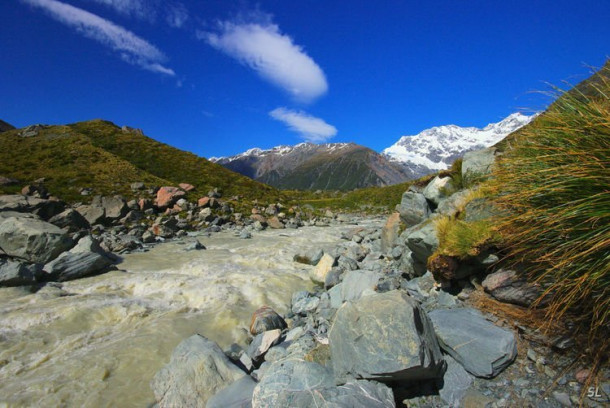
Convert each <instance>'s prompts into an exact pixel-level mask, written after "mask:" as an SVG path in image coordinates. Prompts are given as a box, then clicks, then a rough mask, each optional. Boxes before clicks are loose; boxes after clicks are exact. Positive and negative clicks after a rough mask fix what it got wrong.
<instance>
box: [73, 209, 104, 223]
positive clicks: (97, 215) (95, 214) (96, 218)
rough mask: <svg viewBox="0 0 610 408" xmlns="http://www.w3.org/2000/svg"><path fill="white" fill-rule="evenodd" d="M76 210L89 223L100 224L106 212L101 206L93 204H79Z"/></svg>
mask: <svg viewBox="0 0 610 408" xmlns="http://www.w3.org/2000/svg"><path fill="white" fill-rule="evenodd" d="M76 211H78V212H79V213H80V215H82V216H83V217H84V218H85V219H86V220H87V222H88V223H89V224H90V225H95V224H101V223H102V222H104V217H105V215H106V212H105V211H104V208H103V207H99V206H94V205H81V206H79V207H77V208H76Z"/></svg>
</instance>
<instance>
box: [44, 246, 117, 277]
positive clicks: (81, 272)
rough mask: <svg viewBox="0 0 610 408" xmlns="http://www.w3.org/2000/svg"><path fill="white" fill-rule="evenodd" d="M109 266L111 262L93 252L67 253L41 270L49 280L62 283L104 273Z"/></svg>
mask: <svg viewBox="0 0 610 408" xmlns="http://www.w3.org/2000/svg"><path fill="white" fill-rule="evenodd" d="M110 265H112V261H111V260H110V259H109V258H107V257H105V256H103V255H100V254H97V253H95V252H77V253H73V252H70V251H67V252H64V253H62V254H60V255H59V256H58V257H57V258H55V259H54V260H52V261H51V262H49V263H47V264H46V265H45V266H44V267H43V268H42V270H43V271H44V272H45V273H46V274H48V278H49V279H52V280H58V281H60V282H64V281H69V280H73V279H79V278H84V277H86V276H90V275H95V274H98V273H101V272H104V271H106V270H107V269H108V267H109V266H110Z"/></svg>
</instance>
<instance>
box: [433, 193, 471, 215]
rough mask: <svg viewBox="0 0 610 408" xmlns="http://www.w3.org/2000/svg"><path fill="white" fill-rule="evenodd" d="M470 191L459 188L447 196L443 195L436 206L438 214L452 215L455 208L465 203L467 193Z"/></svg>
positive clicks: (455, 210)
mask: <svg viewBox="0 0 610 408" xmlns="http://www.w3.org/2000/svg"><path fill="white" fill-rule="evenodd" d="M471 193H472V191H471V190H469V189H464V190H460V191H458V192H456V193H454V194H452V195H450V196H449V197H445V198H443V199H442V200H440V201H439V203H438V206H437V207H436V212H437V213H438V214H444V215H454V214H455V213H456V212H457V210H458V209H459V208H460V207H461V206H462V205H464V203H466V199H467V198H468V195H470V194H471Z"/></svg>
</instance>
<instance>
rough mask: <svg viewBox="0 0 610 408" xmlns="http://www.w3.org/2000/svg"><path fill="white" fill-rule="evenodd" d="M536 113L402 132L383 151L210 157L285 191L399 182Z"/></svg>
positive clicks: (300, 147)
mask: <svg viewBox="0 0 610 408" xmlns="http://www.w3.org/2000/svg"><path fill="white" fill-rule="evenodd" d="M533 117H534V116H526V115H523V114H521V113H514V114H512V115H510V116H508V117H507V118H506V119H504V120H502V121H500V122H498V123H491V124H489V125H487V126H486V127H484V128H482V129H479V128H476V127H460V126H456V125H446V126H438V127H433V128H431V129H427V130H424V131H423V132H421V133H419V134H417V135H414V136H403V137H401V138H400V139H399V140H398V141H397V142H396V143H395V144H393V145H392V146H390V147H388V148H387V149H384V150H383V151H382V153H381V154H379V153H377V152H375V151H373V150H371V149H369V148H367V147H364V146H360V145H357V144H355V143H326V144H313V143H300V144H297V145H295V146H277V147H274V148H272V149H267V150H262V149H259V148H254V149H250V150H247V151H245V152H244V153H241V154H238V155H235V156H230V157H212V158H210V161H212V162H215V163H218V164H221V165H223V166H224V167H226V168H228V169H229V170H233V171H235V172H237V173H240V174H243V175H244V176H247V177H250V178H252V179H254V180H257V181H260V182H262V183H265V184H269V185H271V186H274V187H277V188H282V189H305V190H317V189H321V190H352V189H355V188H361V187H369V186H384V185H391V184H397V183H401V182H404V181H407V180H412V179H416V178H419V177H421V176H424V175H426V174H430V173H434V172H437V171H439V170H443V169H446V168H448V167H449V166H450V165H451V163H453V162H454V161H455V160H456V159H457V158H459V157H461V156H462V155H464V153H466V152H468V151H471V150H477V149H482V148H485V147H489V146H492V145H494V144H496V143H497V142H499V141H500V140H502V139H504V138H505V137H506V136H507V135H508V134H510V133H512V132H514V131H515V130H517V129H519V128H520V127H522V126H524V125H526V124H527V123H529V122H530V121H531V120H532V118H533Z"/></svg>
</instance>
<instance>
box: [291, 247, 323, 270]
mask: <svg viewBox="0 0 610 408" xmlns="http://www.w3.org/2000/svg"><path fill="white" fill-rule="evenodd" d="M323 256H324V251H323V250H321V249H319V248H317V249H312V250H310V251H308V252H307V253H304V254H303V253H301V254H296V255H295V256H294V257H293V258H292V260H293V261H295V262H299V263H303V264H306V265H313V266H316V265H317V264H318V262H320V259H322V257H323Z"/></svg>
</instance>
